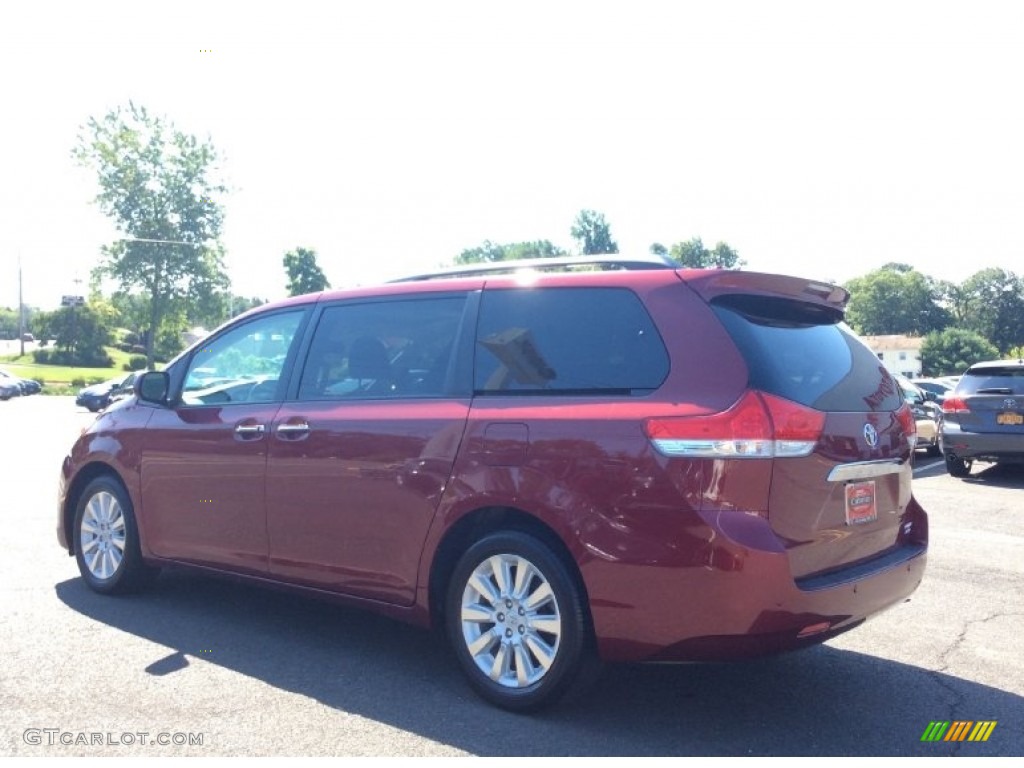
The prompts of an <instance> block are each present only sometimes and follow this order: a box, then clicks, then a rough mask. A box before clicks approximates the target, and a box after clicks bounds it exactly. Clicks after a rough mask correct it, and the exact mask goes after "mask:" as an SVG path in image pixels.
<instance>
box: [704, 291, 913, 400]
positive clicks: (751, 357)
mask: <svg viewBox="0 0 1024 768" xmlns="http://www.w3.org/2000/svg"><path fill="white" fill-rule="evenodd" d="M713 308H714V310H715V314H716V315H718V318H719V319H720V320H721V321H722V324H723V325H724V326H725V328H726V330H727V331H728V332H729V335H730V336H731V337H732V339H733V341H734V342H735V343H736V346H737V347H739V350H740V352H741V353H742V354H743V357H744V359H745V360H746V362H747V367H748V368H749V369H750V385H751V386H752V387H754V388H756V389H759V390H762V391H764V392H769V393H771V394H773V395H778V396H779V397H784V398H786V399H787V400H792V401H794V402H797V403H801V404H803V405H806V406H809V407H811V408H816V409H818V410H821V411H852V412H862V411H894V410H896V409H898V408H899V407H900V406H901V405H902V404H903V396H902V393H901V392H900V388H899V386H897V384H896V382H895V381H894V380H893V378H892V376H891V375H889V373H888V372H887V371H886V370H885V368H884V366H882V364H881V363H880V362H879V360H878V358H877V357H876V356H875V354H874V353H873V352H872V351H871V350H870V349H868V347H867V346H866V345H865V344H864V343H863V342H862V341H861V340H860V339H859V338H858V337H857V335H856V334H855V333H854V332H853V331H852V330H850V328H848V327H847V326H846V324H845V323H842V322H839V317H838V316H837V314H836V313H835V311H834V310H831V309H825V308H822V307H818V306H816V305H813V304H807V303H804V302H798V301H792V300H788V299H781V298H766V297H758V296H747V295H742V296H722V297H719V298H718V299H716V300H714V302H713Z"/></svg>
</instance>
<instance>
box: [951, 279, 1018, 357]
mask: <svg viewBox="0 0 1024 768" xmlns="http://www.w3.org/2000/svg"><path fill="white" fill-rule="evenodd" d="M963 294H964V309H963V327H964V328H967V329H968V330H972V331H974V332H975V333H978V334H981V335H982V336H984V337H985V338H986V339H988V340H989V341H991V342H992V344H994V345H995V347H996V349H998V350H999V351H1000V352H1007V351H1009V350H1010V348H1011V347H1014V346H1017V345H1019V344H1024V280H1022V279H1021V278H1020V277H1018V276H1017V275H1015V274H1014V273H1013V272H1010V271H1008V270H1005V269H999V268H996V267H992V268H989V269H983V270H981V271H980V272H976V273H975V274H974V275H972V276H971V277H969V278H968V279H967V280H966V281H965V282H964V284H963Z"/></svg>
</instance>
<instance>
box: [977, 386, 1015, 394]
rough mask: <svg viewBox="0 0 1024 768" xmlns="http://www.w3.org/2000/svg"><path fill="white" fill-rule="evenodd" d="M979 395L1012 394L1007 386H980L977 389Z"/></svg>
mask: <svg viewBox="0 0 1024 768" xmlns="http://www.w3.org/2000/svg"><path fill="white" fill-rule="evenodd" d="M978 394H979V395H1012V394H1013V390H1012V389H1010V388H1009V387H982V388H981V389H979V390H978Z"/></svg>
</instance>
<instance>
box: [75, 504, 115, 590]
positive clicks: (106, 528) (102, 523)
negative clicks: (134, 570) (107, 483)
mask: <svg viewBox="0 0 1024 768" xmlns="http://www.w3.org/2000/svg"><path fill="white" fill-rule="evenodd" d="M81 537H82V560H83V561H84V562H85V567H86V568H88V569H89V573H90V574H92V576H93V577H94V578H96V579H99V580H101V581H105V580H107V579H109V578H111V577H112V576H113V575H114V574H115V573H117V569H118V568H120V567H121V561H122V560H124V539H125V529H124V510H122V509H121V504H120V502H118V500H117V497H116V496H114V495H113V494H112V493H108V492H107V491H100V492H99V493H97V494H95V495H93V496H92V498H90V499H89V501H88V503H87V504H86V505H85V510H84V511H83V513H82V530H81Z"/></svg>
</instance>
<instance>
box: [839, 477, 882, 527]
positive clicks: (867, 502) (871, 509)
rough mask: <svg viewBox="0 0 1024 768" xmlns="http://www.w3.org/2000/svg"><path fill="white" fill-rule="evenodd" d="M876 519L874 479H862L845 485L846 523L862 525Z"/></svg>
mask: <svg viewBox="0 0 1024 768" xmlns="http://www.w3.org/2000/svg"><path fill="white" fill-rule="evenodd" d="M877 519H878V505H877V504H876V502H875V481H874V480H864V481H862V482H859V483H849V484H847V486H846V524H847V525H863V524H864V523H870V522H871V521H872V520H877Z"/></svg>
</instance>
